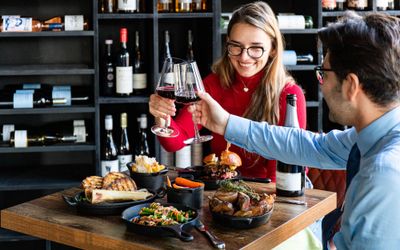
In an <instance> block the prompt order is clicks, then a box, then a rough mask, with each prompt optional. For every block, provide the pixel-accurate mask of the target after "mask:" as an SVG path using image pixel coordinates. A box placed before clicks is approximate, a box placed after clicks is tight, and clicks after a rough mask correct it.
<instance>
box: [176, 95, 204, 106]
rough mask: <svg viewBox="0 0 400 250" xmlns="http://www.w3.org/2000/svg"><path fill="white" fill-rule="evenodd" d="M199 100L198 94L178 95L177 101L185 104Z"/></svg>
mask: <svg viewBox="0 0 400 250" xmlns="http://www.w3.org/2000/svg"><path fill="white" fill-rule="evenodd" d="M197 101H200V97H198V96H178V95H177V96H176V102H177V103H182V104H184V105H190V104H194V103H195V102H197Z"/></svg>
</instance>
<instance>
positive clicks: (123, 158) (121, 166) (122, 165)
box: [118, 155, 132, 172]
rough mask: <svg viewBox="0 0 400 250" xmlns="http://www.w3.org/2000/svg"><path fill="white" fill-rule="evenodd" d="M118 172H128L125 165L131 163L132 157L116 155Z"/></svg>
mask: <svg viewBox="0 0 400 250" xmlns="http://www.w3.org/2000/svg"><path fill="white" fill-rule="evenodd" d="M118 162H119V172H125V171H129V169H128V167H127V165H126V164H128V163H129V162H132V155H118Z"/></svg>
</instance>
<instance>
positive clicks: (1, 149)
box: [0, 144, 96, 169]
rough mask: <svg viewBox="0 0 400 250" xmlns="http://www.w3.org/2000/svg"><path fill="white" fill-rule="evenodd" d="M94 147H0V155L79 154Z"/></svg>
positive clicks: (82, 145) (84, 145)
mask: <svg viewBox="0 0 400 250" xmlns="http://www.w3.org/2000/svg"><path fill="white" fill-rule="evenodd" d="M94 150H96V146H95V145H90V144H70V145H52V146H31V147H26V148H14V147H6V146H0V154H5V153H9V154H15V153H18V154H19V153H44V152H81V151H94ZM0 169H1V168H0Z"/></svg>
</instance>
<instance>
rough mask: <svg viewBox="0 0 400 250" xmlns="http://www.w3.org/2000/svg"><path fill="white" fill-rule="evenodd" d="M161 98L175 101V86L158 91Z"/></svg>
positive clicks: (158, 89)
mask: <svg viewBox="0 0 400 250" xmlns="http://www.w3.org/2000/svg"><path fill="white" fill-rule="evenodd" d="M156 92H157V94H158V95H159V96H162V97H165V98H168V99H172V100H175V89H174V86H166V87H160V88H157V89H156Z"/></svg>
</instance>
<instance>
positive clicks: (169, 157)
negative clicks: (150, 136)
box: [160, 146, 174, 166]
mask: <svg viewBox="0 0 400 250" xmlns="http://www.w3.org/2000/svg"><path fill="white" fill-rule="evenodd" d="M160 148H161V150H160V163H161V164H163V165H165V166H173V165H174V154H173V153H171V152H168V151H167V150H165V149H164V148H163V146H161V147H160Z"/></svg>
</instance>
